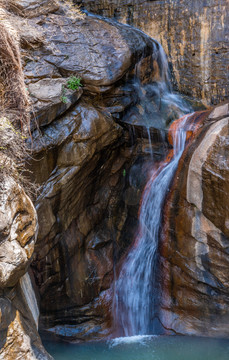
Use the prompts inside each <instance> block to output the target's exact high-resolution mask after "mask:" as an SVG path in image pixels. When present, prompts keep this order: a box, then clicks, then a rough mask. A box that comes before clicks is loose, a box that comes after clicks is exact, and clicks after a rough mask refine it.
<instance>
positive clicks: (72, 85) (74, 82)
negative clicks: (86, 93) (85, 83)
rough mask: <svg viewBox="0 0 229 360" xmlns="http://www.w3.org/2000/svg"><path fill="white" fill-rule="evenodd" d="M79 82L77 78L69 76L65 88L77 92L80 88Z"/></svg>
mask: <svg viewBox="0 0 229 360" xmlns="http://www.w3.org/2000/svg"><path fill="white" fill-rule="evenodd" d="M80 81H81V79H80V78H79V77H76V76H71V77H70V79H68V81H67V88H68V89H71V90H78V89H79V88H80V86H82V84H81V82H80Z"/></svg>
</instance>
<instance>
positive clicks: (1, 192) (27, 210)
mask: <svg viewBox="0 0 229 360" xmlns="http://www.w3.org/2000/svg"><path fill="white" fill-rule="evenodd" d="M0 200H1V201H0V203H1V206H0V219H1V221H0V236H1V244H0V259H1V260H0V334H1V335H0V348H1V350H0V357H1V358H2V359H6V360H11V359H28V360H30V359H38V358H41V356H42V359H51V357H50V356H49V355H48V354H47V353H46V352H45V350H44V349H43V347H42V344H41V341H40V337H39V334H38V332H37V326H38V316H39V310H38V306H37V300H36V297H35V295H34V290H33V288H32V284H31V280H30V277H29V275H28V273H27V270H28V267H29V264H30V263H31V261H32V255H33V251H34V245H35V240H36V236H37V230H38V223H37V214H36V211H35V209H34V206H33V204H32V202H31V200H30V198H29V197H28V196H27V195H26V194H25V192H24V190H23V189H22V188H21V187H20V185H18V184H17V183H16V182H15V181H14V180H13V178H10V177H4V179H2V180H1V189H0Z"/></svg>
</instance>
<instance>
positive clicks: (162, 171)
mask: <svg viewBox="0 0 229 360" xmlns="http://www.w3.org/2000/svg"><path fill="white" fill-rule="evenodd" d="M189 116H190V115H187V116H185V117H184V119H183V121H182V122H181V124H180V126H179V128H178V129H177V131H176V132H175V133H174V134H172V136H173V145H174V156H173V158H172V160H171V161H170V162H169V163H163V164H162V165H161V166H160V167H159V169H158V170H157V171H152V174H151V178H150V180H149V181H148V183H147V186H146V189H145V191H144V194H143V199H142V205H141V210H140V216H139V235H138V237H137V238H136V240H135V244H134V246H133V248H132V250H131V251H130V252H129V254H128V256H127V259H126V260H125V262H124V265H123V267H122V269H121V272H120V275H119V278H118V280H117V281H116V284H115V300H114V301H115V303H114V307H115V319H116V322H117V323H118V326H119V327H121V328H122V330H123V333H124V335H125V336H133V335H146V334H150V333H152V326H151V324H152V320H153V318H154V315H155V301H156V299H157V294H156V293H155V289H156V284H155V271H156V260H157V248H158V239H159V228H160V222H161V215H162V208H163V202H164V199H165V196H166V193H167V191H168V190H169V185H170V183H171V180H172V178H173V175H174V172H175V170H176V168H177V166H178V162H179V160H180V157H181V155H182V153H183V151H184V147H185V141H186V132H185V130H184V125H185V123H186V121H187V119H188V117H189Z"/></svg>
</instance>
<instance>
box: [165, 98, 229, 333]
mask: <svg viewBox="0 0 229 360" xmlns="http://www.w3.org/2000/svg"><path fill="white" fill-rule="evenodd" d="M208 115H209V114H208V113H206V115H203V117H205V118H206V119H205V120H204V123H203V125H204V126H202V127H201V128H200V129H199V131H198V133H197V134H196V138H195V140H194V141H193V142H192V143H191V144H190V145H189V146H188V148H187V149H186V151H185V153H184V154H183V157H182V159H181V161H180V164H179V168H178V170H177V173H176V175H175V177H174V183H173V186H172V190H171V193H170V196H169V197H168V199H167V203H166V206H165V216H164V230H163V237H162V246H161V254H162V258H161V263H162V269H163V270H162V274H163V279H164V283H163V294H162V304H161V306H162V313H161V316H162V318H161V320H162V323H163V325H164V326H165V328H166V329H168V330H171V331H174V332H176V333H181V334H193V335H204V336H219V337H225V336H228V334H229V327H228V319H229V313H228V302H229V279H228V268H229V255H228V246H229V238H228V236H229V230H228V225H229V223H228V217H229V213H228V201H227V199H228V191H229V189H228V176H229V172H228V171H229V164H228V139H229V132H228V129H229V126H228V121H229V117H228V104H225V105H222V106H219V107H217V108H216V109H214V110H213V111H212V112H211V114H210V115H209V116H208Z"/></svg>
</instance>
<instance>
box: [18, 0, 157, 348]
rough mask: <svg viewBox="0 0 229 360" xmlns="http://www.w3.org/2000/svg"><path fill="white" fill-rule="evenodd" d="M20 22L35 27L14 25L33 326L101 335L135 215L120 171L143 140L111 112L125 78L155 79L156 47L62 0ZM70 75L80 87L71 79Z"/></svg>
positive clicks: (128, 101)
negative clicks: (32, 223)
mask: <svg viewBox="0 0 229 360" xmlns="http://www.w3.org/2000/svg"><path fill="white" fill-rule="evenodd" d="M21 21H22V20H21ZM27 26H30V27H31V26H32V27H33V29H36V33H33V32H30V33H28V35H27V34H26V33H25V31H22V32H21V45H22V48H23V49H22V52H23V59H24V73H25V77H26V79H25V81H26V84H27V87H28V91H29V94H30V97H31V100H32V103H33V117H32V130H33V132H32V138H31V139H28V141H27V142H28V144H29V146H30V147H31V149H32V152H33V155H32V159H31V160H30V165H29V170H31V172H32V173H31V179H32V180H33V181H34V182H35V183H36V184H38V185H39V186H40V191H39V196H38V198H37V201H36V208H37V213H38V220H39V225H40V230H39V234H38V241H37V244H36V251H35V252H36V254H35V258H34V261H33V264H32V269H33V272H34V274H35V281H36V284H37V287H38V289H39V294H40V309H41V317H40V329H41V330H42V331H48V332H49V333H54V334H56V335H57V336H59V337H62V338H64V339H68V340H74V341H77V340H91V339H99V338H102V337H104V336H108V335H109V333H110V326H111V324H110V320H111V319H110V306H111V296H110V290H109V289H110V286H111V284H112V280H113V266H114V257H115V256H116V255H117V256H119V255H120V253H122V251H123V249H124V248H125V247H126V246H127V245H128V244H129V242H130V238H127V240H126V244H125V243H123V238H122V236H123V235H122V231H123V229H124V230H125V229H127V228H128V226H129V227H130V228H131V230H130V232H133V231H134V229H135V224H129V223H128V221H129V220H128V212H129V211H130V209H131V211H132V212H133V216H135V217H136V216H137V214H136V213H137V204H138V202H139V200H140V196H139V192H138V189H137V188H135V187H134V186H129V187H128V189H125V182H126V180H125V177H126V173H127V172H128V169H129V167H130V166H131V163H132V158H133V159H134V158H135V156H137V154H138V152H141V151H142V148H143V145H142V146H140V148H141V149H139V148H138V146H136V147H132V144H131V141H130V139H129V135H128V133H126V132H125V131H124V130H123V128H122V127H121V126H120V125H119V124H118V123H117V121H119V120H120V119H121V118H122V116H123V113H124V112H125V111H126V110H127V109H129V108H130V107H131V106H132V105H134V104H135V105H136V92H135V88H134V87H133V86H132V87H131V86H129V87H128V88H127V87H126V85H127V84H130V83H131V82H133V81H135V78H136V76H137V75H138V77H139V81H140V84H141V83H142V84H147V83H151V82H153V81H157V80H160V77H161V75H162V72H163V69H162V64H161V53H160V48H159V45H158V44H157V43H156V42H155V41H154V40H152V39H150V38H149V37H148V36H146V35H144V34H143V33H142V32H140V31H138V30H135V29H133V28H131V27H129V26H125V25H122V24H118V23H116V22H114V21H111V20H105V19H100V18H96V17H93V16H83V15H82V14H77V15H75V14H71V12H69V11H67V10H66V7H65V6H64V5H63V6H61V7H60V9H59V11H58V12H57V13H49V14H48V15H47V16H43V17H34V18H32V19H31V20H29V21H28V23H27ZM44 39H45V40H44ZM31 44H32V45H31ZM72 76H76V77H80V78H81V83H82V85H83V87H82V89H79V90H76V91H72V90H71V89H69V88H68V85H67V84H68V81H69V79H71V78H72ZM63 98H67V102H66V101H64V102H63ZM65 100H66V99H65ZM65 102H66V103H65ZM36 123H37V124H38V125H39V129H36ZM125 143H126V144H125ZM156 147H157V146H156ZM127 190H128V191H127ZM128 204H129V205H128Z"/></svg>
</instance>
